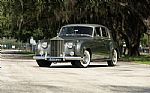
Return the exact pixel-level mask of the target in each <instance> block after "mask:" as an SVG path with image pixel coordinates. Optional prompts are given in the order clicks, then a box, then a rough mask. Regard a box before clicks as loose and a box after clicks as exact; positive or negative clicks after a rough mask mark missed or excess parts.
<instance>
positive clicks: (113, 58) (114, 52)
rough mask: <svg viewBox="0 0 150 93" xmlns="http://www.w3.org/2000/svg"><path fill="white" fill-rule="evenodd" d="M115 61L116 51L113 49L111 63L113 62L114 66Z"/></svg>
mask: <svg viewBox="0 0 150 93" xmlns="http://www.w3.org/2000/svg"><path fill="white" fill-rule="evenodd" d="M117 60H118V57H117V51H116V50H115V49H114V50H113V53H112V62H113V64H114V65H116V64H117Z"/></svg>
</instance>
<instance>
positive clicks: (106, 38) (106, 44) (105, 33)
mask: <svg viewBox="0 0 150 93" xmlns="http://www.w3.org/2000/svg"><path fill="white" fill-rule="evenodd" d="M101 34H102V36H101V44H102V46H101V47H102V49H101V53H102V54H103V56H104V58H109V53H110V42H111V39H110V33H109V30H108V29H107V28H106V27H101Z"/></svg>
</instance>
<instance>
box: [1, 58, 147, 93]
mask: <svg viewBox="0 0 150 93" xmlns="http://www.w3.org/2000/svg"><path fill="white" fill-rule="evenodd" d="M0 67H1V68H0V93H150V66H149V65H140V64H135V63H129V62H120V63H118V66H115V67H107V65H106V64H105V63H103V64H100V63H92V64H91V65H90V66H89V67H88V68H72V67H71V65H70V63H58V64H52V67H51V68H41V67H38V65H37V64H36V62H35V61H34V60H31V59H30V60H28V59H8V58H7V59H6V58H5V59H2V58H1V59H0Z"/></svg>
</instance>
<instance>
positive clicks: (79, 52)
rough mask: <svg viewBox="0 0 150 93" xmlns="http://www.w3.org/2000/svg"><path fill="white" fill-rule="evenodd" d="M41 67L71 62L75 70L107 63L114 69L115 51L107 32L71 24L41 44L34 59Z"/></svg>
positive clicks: (98, 27) (100, 28) (106, 29)
mask: <svg viewBox="0 0 150 93" xmlns="http://www.w3.org/2000/svg"><path fill="white" fill-rule="evenodd" d="M33 58H34V59H35V60H36V61H37V64H38V65H39V66H40V67H49V66H50V65H51V63H52V62H71V64H72V65H73V66H75V67H88V65H89V64H90V62H92V61H94V62H95V61H99V62H101V61H106V62H107V63H108V66H115V65H116V64H117V59H118V50H117V47H116V45H115V43H114V41H113V39H112V36H111V32H110V30H109V29H108V28H107V27H105V26H102V25H97V24H70V25H65V26H63V27H62V28H61V29H60V32H59V33H58V35H57V36H56V37H54V38H52V39H50V40H40V41H39V42H38V45H37V51H36V55H35V56H34V57H33Z"/></svg>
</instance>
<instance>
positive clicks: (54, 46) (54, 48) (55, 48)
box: [50, 37, 64, 57]
mask: <svg viewBox="0 0 150 93" xmlns="http://www.w3.org/2000/svg"><path fill="white" fill-rule="evenodd" d="M50 42H51V47H50V52H51V53H50V55H51V56H55V57H59V56H62V55H63V52H64V39H62V38H60V37H54V38H52V39H51V41H50Z"/></svg>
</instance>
